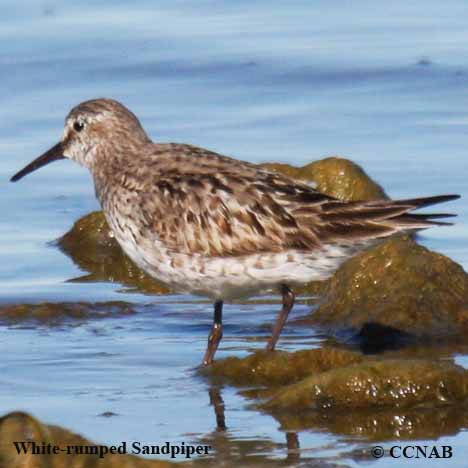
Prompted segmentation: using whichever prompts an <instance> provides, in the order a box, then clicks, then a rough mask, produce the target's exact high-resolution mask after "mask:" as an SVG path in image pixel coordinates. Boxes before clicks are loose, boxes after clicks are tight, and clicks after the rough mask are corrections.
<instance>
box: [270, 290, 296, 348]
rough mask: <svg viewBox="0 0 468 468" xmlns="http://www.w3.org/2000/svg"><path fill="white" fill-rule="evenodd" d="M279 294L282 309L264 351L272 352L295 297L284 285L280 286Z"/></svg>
mask: <svg viewBox="0 0 468 468" xmlns="http://www.w3.org/2000/svg"><path fill="white" fill-rule="evenodd" d="M281 294H282V295H283V308H282V309H281V312H280V313H279V315H278V318H277V319H276V323H275V327H274V328H273V333H272V334H271V337H270V339H269V340H268V344H267V347H266V349H267V350H268V351H273V350H274V349H275V346H276V342H277V341H278V338H279V336H280V333H281V330H282V329H283V326H284V324H285V322H286V319H287V318H288V315H289V312H290V310H291V309H292V308H293V305H294V299H295V297H296V296H295V295H294V293H293V292H292V291H291V289H289V288H288V287H287V286H286V285H285V284H283V285H282V286H281Z"/></svg>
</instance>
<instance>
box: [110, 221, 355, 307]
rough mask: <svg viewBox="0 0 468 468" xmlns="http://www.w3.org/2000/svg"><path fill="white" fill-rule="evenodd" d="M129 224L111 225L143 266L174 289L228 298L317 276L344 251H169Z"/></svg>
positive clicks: (334, 265)
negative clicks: (228, 254) (138, 234)
mask: <svg viewBox="0 0 468 468" xmlns="http://www.w3.org/2000/svg"><path fill="white" fill-rule="evenodd" d="M129 232H130V231H129V230H128V229H125V232H122V231H120V230H119V229H117V230H115V231H114V234H115V238H116V239H117V241H118V242H119V244H120V245H121V247H122V249H123V250H124V252H125V253H126V254H127V255H128V256H129V257H130V258H131V260H132V261H133V262H134V263H135V264H136V265H138V266H139V267H140V268H141V269H142V270H143V271H145V272H146V273H147V274H149V275H150V276H152V277H153V278H155V279H157V280H158V281H161V282H162V283H165V284H166V285H168V286H169V287H170V288H172V289H173V290H174V291H176V292H180V293H190V294H195V295H201V296H207V297H210V298H211V299H213V300H225V301H228V300H232V299H237V298H241V297H248V296H252V295H257V294H264V293H266V292H269V291H271V290H275V289H277V288H278V287H279V285H281V284H287V285H290V286H293V285H300V284H304V283H307V282H309V281H314V280H323V279H325V278H327V277H329V276H330V274H331V273H333V271H334V270H335V269H336V268H337V267H338V266H339V264H341V263H342V261H343V260H345V259H346V258H347V257H348V255H349V252H346V251H345V249H343V248H338V247H333V248H332V247H327V248H326V249H324V250H321V251H317V252H301V251H294V250H289V251H285V252H281V253H260V254H253V255H246V256H232V257H205V256H203V255H201V254H195V255H188V254H185V253H177V252H173V251H169V250H168V249H167V248H165V247H164V245H163V244H162V243H161V242H159V241H157V240H155V239H154V238H153V239H152V240H151V241H150V240H145V239H139V242H138V243H136V242H135V241H134V239H133V238H132V236H131V235H129Z"/></svg>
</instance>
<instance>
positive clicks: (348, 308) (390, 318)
mask: <svg viewBox="0 0 468 468" xmlns="http://www.w3.org/2000/svg"><path fill="white" fill-rule="evenodd" d="M309 322H310V323H313V324H319V325H321V326H324V327H327V328H331V329H340V328H353V329H357V330H359V329H361V328H362V327H363V326H364V325H365V324H369V323H372V324H374V325H375V324H377V325H380V326H382V327H389V328H391V329H393V330H399V331H401V332H404V333H406V334H410V335H412V336H417V337H432V338H434V337H440V336H447V335H453V334H460V333H464V332H465V331H466V330H467V329H468V275H467V274H466V273H465V271H464V270H463V268H462V267H461V266H460V265H458V264H456V263H455V262H453V261H452V260H450V259H449V258H447V257H445V256H444V255H441V254H438V253H435V252H432V251H430V250H428V249H426V248H424V247H421V246H419V245H418V244H416V242H414V241H413V240H412V239H410V238H408V237H396V238H392V239H389V240H387V241H385V242H384V243H382V244H381V245H379V246H377V247H374V248H372V249H370V250H367V251H365V252H363V253H362V254H360V255H358V256H356V257H354V258H352V259H350V260H349V261H347V262H346V263H345V264H344V265H343V266H342V267H341V268H340V269H339V270H338V271H337V272H336V273H335V275H334V276H333V277H332V279H331V281H329V283H328V286H327V292H326V294H325V298H324V301H323V303H322V304H321V305H320V307H319V308H318V309H317V310H316V311H315V312H313V313H312V315H311V316H310V319H309Z"/></svg>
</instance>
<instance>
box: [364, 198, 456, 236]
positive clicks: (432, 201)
mask: <svg viewBox="0 0 468 468" xmlns="http://www.w3.org/2000/svg"><path fill="white" fill-rule="evenodd" d="M459 198H460V195H437V196H433V197H422V198H411V199H407V200H391V201H390V200H383V201H378V202H369V203H368V204H367V205H368V206H371V205H374V206H375V207H376V208H378V207H382V209H383V211H384V212H385V211H386V212H387V213H386V214H384V215H383V216H382V217H381V218H380V219H379V221H382V222H384V224H386V223H385V222H386V221H387V222H389V223H390V224H391V225H392V226H393V227H396V228H398V230H413V229H414V230H416V229H425V228H428V227H431V226H451V225H453V223H451V222H447V221H438V220H439V219H443V218H453V217H455V216H457V215H456V214H454V213H423V214H414V213H412V211H414V210H418V209H420V208H425V207H427V206H432V205H436V204H438V203H445V202H448V201H452V200H457V199H459Z"/></svg>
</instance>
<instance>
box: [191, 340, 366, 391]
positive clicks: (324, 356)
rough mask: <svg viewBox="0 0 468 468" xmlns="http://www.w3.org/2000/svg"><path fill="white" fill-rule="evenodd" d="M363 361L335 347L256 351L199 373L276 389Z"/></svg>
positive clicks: (225, 360) (240, 383)
mask: <svg viewBox="0 0 468 468" xmlns="http://www.w3.org/2000/svg"><path fill="white" fill-rule="evenodd" d="M361 360H362V356H361V355H360V354H358V353H355V352H352V351H346V350H341V349H336V348H319V349H308V350H303V351H296V352H294V353H288V352H283V351H276V352H269V351H258V352H256V353H254V354H251V355H250V356H247V357H245V358H237V357H229V358H226V359H222V360H219V361H215V362H214V363H213V364H212V365H211V366H209V367H205V368H202V369H201V370H200V372H202V374H204V375H207V376H210V377H213V378H215V379H219V380H223V381H226V382H229V383H231V384H235V385H262V386H277V385H287V384H291V383H293V382H298V381H299V380H301V379H304V378H305V377H308V376H310V375H314V374H317V373H320V372H323V371H326V370H329V369H334V368H338V367H342V366H346V365H349V364H353V363H357V362H359V361H361Z"/></svg>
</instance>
